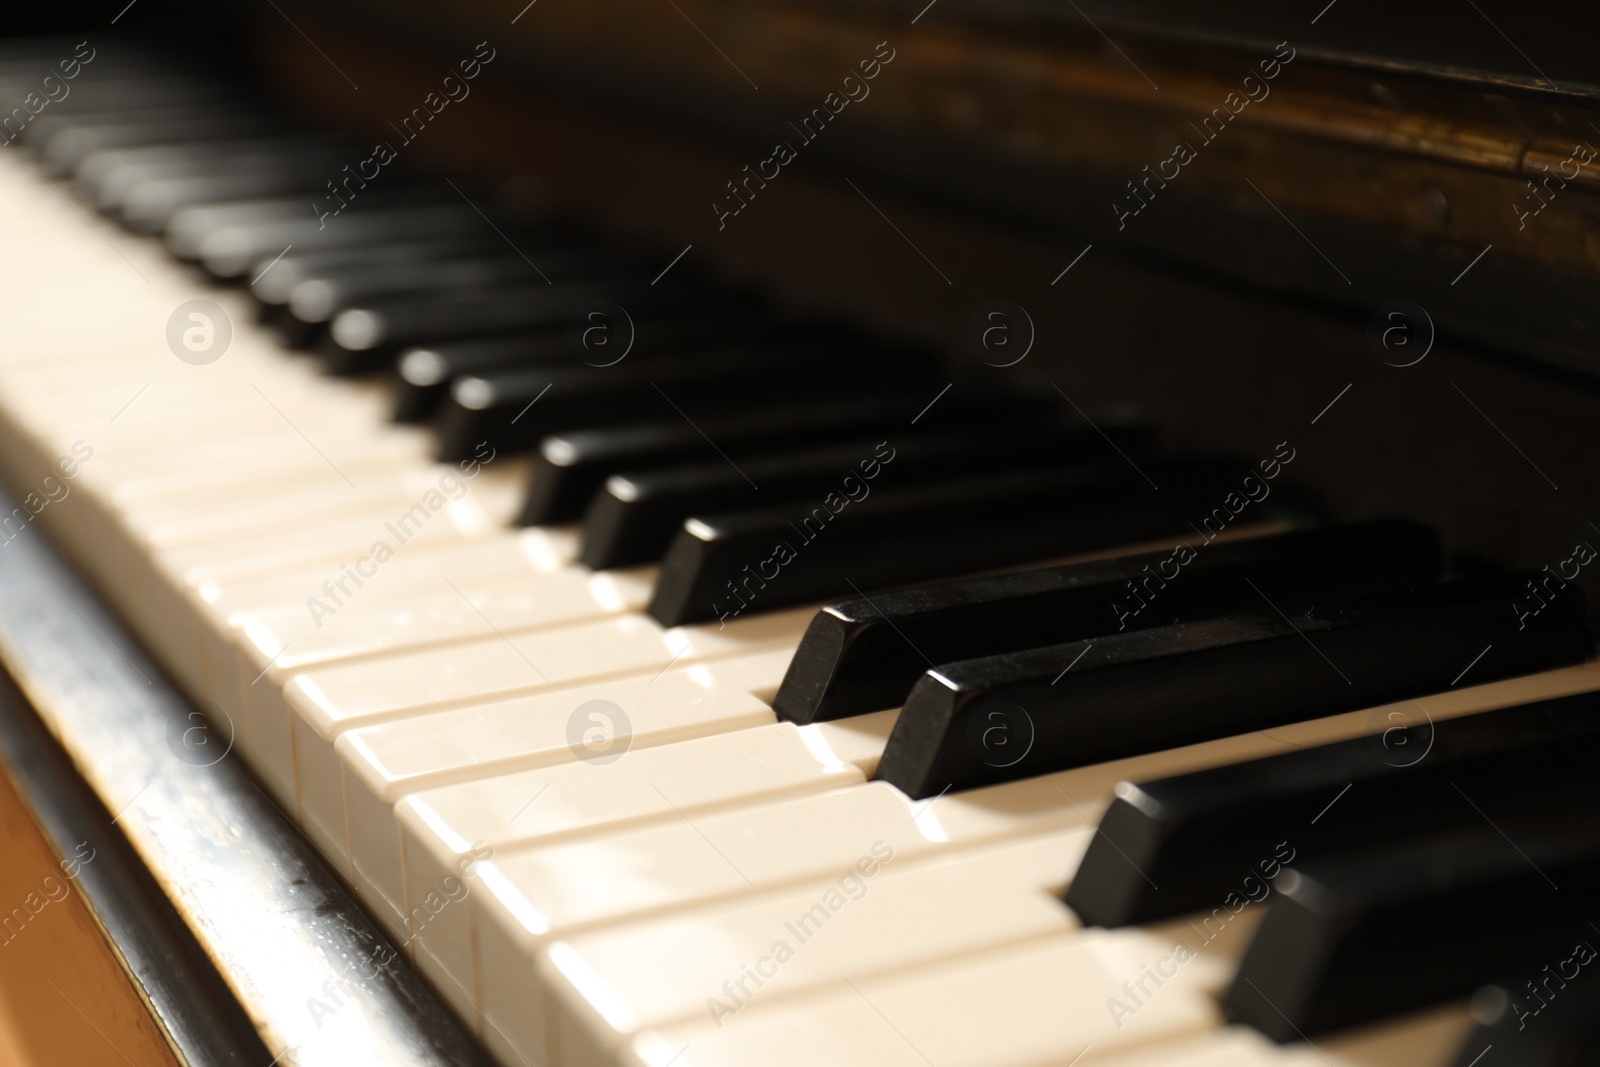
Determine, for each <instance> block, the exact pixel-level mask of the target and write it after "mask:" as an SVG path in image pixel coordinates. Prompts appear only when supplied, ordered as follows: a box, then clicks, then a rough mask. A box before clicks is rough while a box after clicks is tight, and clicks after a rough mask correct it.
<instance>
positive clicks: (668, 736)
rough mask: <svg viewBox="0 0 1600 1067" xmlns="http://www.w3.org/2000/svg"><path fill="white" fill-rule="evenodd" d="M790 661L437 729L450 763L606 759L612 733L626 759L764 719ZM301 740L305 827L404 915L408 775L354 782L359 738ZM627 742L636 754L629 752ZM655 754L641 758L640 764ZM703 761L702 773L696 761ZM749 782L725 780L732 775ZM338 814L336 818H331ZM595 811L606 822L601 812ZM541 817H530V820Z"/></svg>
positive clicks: (486, 712)
mask: <svg viewBox="0 0 1600 1067" xmlns="http://www.w3.org/2000/svg"><path fill="white" fill-rule="evenodd" d="M788 657H789V652H788V650H787V649H780V650H776V651H768V652H756V653H754V654H751V655H746V656H731V657H727V658H723V659H719V660H714V661H711V662H707V663H700V664H694V665H691V666H678V667H675V668H673V669H670V670H665V671H659V672H657V673H656V674H649V673H642V674H637V675H630V676H628V677H625V678H613V679H609V680H602V681H596V682H592V683H590V684H588V685H579V686H562V687H560V688H554V689H551V690H549V691H546V692H541V693H536V694H530V695H527V696H521V697H514V698H511V699H509V700H505V701H500V702H497V703H495V704H489V705H482V706H474V707H470V708H464V709H461V711H460V712H459V713H458V714H456V715H454V716H453V718H454V720H455V721H456V722H457V723H458V724H459V727H460V728H459V729H458V730H457V731H455V732H454V733H452V734H450V735H449V736H448V738H446V737H441V738H440V742H439V743H440V744H442V745H446V746H449V747H450V748H451V753H450V756H451V758H450V759H449V762H451V763H458V762H467V761H471V760H472V759H473V758H474V757H477V756H480V754H481V759H482V760H484V761H485V762H486V763H487V764H489V766H490V767H491V768H498V769H500V770H514V769H520V768H529V767H538V768H546V767H553V766H555V765H557V764H562V763H568V764H570V763H577V762H579V761H580V759H581V758H582V757H590V758H595V757H597V756H598V757H599V758H603V757H604V756H605V755H606V754H607V752H608V748H609V745H608V744H607V742H608V741H609V743H611V744H614V743H615V739H616V737H617V736H618V735H619V734H621V735H623V737H624V738H625V743H626V746H627V748H626V749H625V750H623V751H625V752H626V755H627V756H628V757H629V758H631V757H633V756H642V755H643V750H645V749H647V748H649V747H653V746H656V745H666V744H670V743H671V742H674V741H680V740H686V739H690V738H695V737H703V736H705V735H708V734H713V733H718V732H726V731H740V730H745V729H749V728H751V727H755V726H762V725H767V724H770V723H771V722H772V721H773V715H772V709H771V707H770V706H769V705H768V703H767V701H766V700H764V699H762V698H761V697H760V696H758V695H757V694H756V692H755V690H757V689H758V688H762V687H770V686H772V685H773V684H775V683H774V682H773V678H774V676H775V675H777V676H781V673H782V670H783V666H784V664H786V663H787V662H788ZM591 702H600V703H595V704H591ZM586 705H588V707H587V708H586ZM622 716H626V717H627V719H628V721H627V722H626V723H624V722H621V721H619V720H620V719H621V717H622ZM326 725H327V726H333V725H334V724H332V723H328V724H326ZM296 726H297V735H296V737H297V741H298V738H299V737H302V736H305V735H306V734H308V733H309V730H307V729H306V728H305V721H304V720H301V721H299V722H297V723H296ZM485 727H487V729H485ZM590 731H598V734H596V733H591V732H590ZM586 741H587V742H589V743H588V744H586ZM309 745H310V739H309V738H308V739H307V741H306V746H305V747H302V748H300V750H299V751H297V753H296V754H297V756H298V757H301V758H302V760H303V762H302V764H301V765H302V768H303V771H304V774H303V776H302V783H303V787H302V800H303V806H304V809H305V815H304V819H305V822H306V824H307V825H314V824H318V823H320V824H322V825H323V826H324V827H326V828H327V832H328V835H329V837H330V838H332V839H333V840H332V841H331V843H330V846H329V850H330V851H335V850H337V851H336V853H335V854H340V855H344V856H348V857H349V859H350V863H351V866H350V877H351V880H352V881H353V882H354V883H355V884H356V885H357V886H358V887H363V886H365V887H371V888H373V889H374V890H376V895H377V897H378V898H379V899H380V900H381V901H383V902H385V903H386V904H387V906H388V908H389V909H390V913H391V915H397V914H398V913H401V912H404V911H405V910H406V908H407V906H408V902H407V895H406V890H405V877H404V867H403V858H402V856H401V854H400V839H399V829H398V825H397V823H396V822H395V809H394V805H395V802H396V801H397V800H398V799H399V794H400V792H401V789H403V788H404V786H403V785H402V784H401V783H405V782H407V781H408V779H409V777H410V776H408V775H406V774H405V768H404V767H395V768H393V771H392V772H391V774H390V776H389V777H390V778H391V780H389V781H385V780H384V778H383V777H379V778H377V779H376V780H369V781H361V782H357V781H353V780H345V779H344V778H343V776H342V773H341V772H342V763H343V761H342V760H341V758H340V756H339V754H338V753H339V751H341V750H343V749H344V748H345V747H347V746H349V745H354V746H357V747H358V748H359V746H360V745H361V740H360V739H359V738H351V737H348V736H343V737H339V738H338V740H337V742H336V743H335V744H333V745H329V746H327V748H326V751H327V756H326V757H325V759H326V762H323V760H312V759H305V758H304V757H306V756H307V755H308V752H307V751H306V749H307V748H308V747H309ZM597 745H598V746H600V747H596V746H597ZM635 748H637V749H639V750H640V751H638V752H635V751H633V750H634V749H635ZM412 758H413V759H414V760H415V759H423V758H427V755H426V754H425V753H421V752H418V753H413V754H412ZM624 762H625V760H624V759H618V760H615V761H613V762H608V763H597V764H585V765H584V766H585V767H586V769H588V770H590V771H593V772H595V774H596V775H597V776H598V777H600V778H602V779H603V780H604V781H606V782H610V781H612V780H614V779H615V780H617V781H618V782H619V783H623V782H627V781H628V780H630V779H631V777H632V775H631V773H630V772H629V771H627V770H624V769H623V768H622V764H623V763H624ZM652 762H653V761H652V760H650V759H646V760H645V761H644V763H645V765H646V766H650V765H651V764H652ZM701 769H702V770H704V769H705V768H704V766H703V765H702V766H701ZM490 773H492V771H491V772H490ZM747 780H748V779H747V778H745V777H744V776H739V775H735V776H733V782H735V783H736V782H739V781H747ZM448 781H449V779H448V777H442V776H441V777H440V778H438V779H435V780H434V781H433V782H432V783H430V784H445V783H447V782H448ZM330 783H331V785H332V788H329V786H330ZM732 787H733V788H737V786H732ZM601 788H602V789H605V790H610V788H611V787H609V786H602V787H601ZM617 789H618V790H619V792H617V794H616V796H617V800H618V801H621V802H623V803H625V797H626V795H627V794H626V793H625V792H622V790H625V789H626V786H623V785H620V784H619V786H618V787H617ZM691 802H692V798H691ZM558 810H559V809H558ZM339 817H343V818H344V820H345V822H344V823H343V824H338V825H331V824H334V822H335V819H337V818H339ZM595 818H596V820H597V821H600V822H603V821H604V817H603V816H596V817H595ZM538 825H539V822H537V821H536V822H535V823H533V826H535V827H537V826H538ZM485 840H487V839H485ZM424 884H426V883H424ZM419 892H420V891H419Z"/></svg>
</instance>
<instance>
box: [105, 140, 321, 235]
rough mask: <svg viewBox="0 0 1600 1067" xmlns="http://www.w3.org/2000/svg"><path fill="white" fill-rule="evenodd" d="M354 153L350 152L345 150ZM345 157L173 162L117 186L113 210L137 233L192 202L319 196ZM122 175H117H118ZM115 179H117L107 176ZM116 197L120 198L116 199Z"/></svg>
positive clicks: (163, 223) (158, 229)
mask: <svg viewBox="0 0 1600 1067" xmlns="http://www.w3.org/2000/svg"><path fill="white" fill-rule="evenodd" d="M343 155H344V158H349V156H348V153H343ZM341 164H342V160H341V159H340V157H339V156H338V155H335V154H334V152H333V151H331V150H330V151H324V152H323V153H321V154H320V155H312V154H305V155H301V156H295V157H292V158H288V159H279V158H270V159H269V158H263V157H260V156H246V157H241V158H237V159H228V160H226V161H225V162H219V163H216V164H214V165H211V166H205V167H200V166H194V167H189V168H183V169H180V168H176V167H174V168H170V169H169V172H168V173H166V174H163V175H159V176H156V175H149V176H145V177H142V178H138V179H137V180H131V181H130V182H129V183H128V185H127V186H126V187H124V188H122V189H121V190H117V189H115V188H114V187H113V189H112V190H111V192H110V194H109V195H108V199H110V200H111V202H110V203H109V204H107V205H106V206H107V208H108V210H109V211H110V212H111V213H112V214H114V215H116V217H117V218H119V219H121V221H122V223H123V225H125V226H127V227H128V228H129V229H130V230H133V231H134V232H135V233H150V234H156V233H162V232H164V231H165V230H166V228H167V226H168V225H169V224H170V223H171V221H172V217H173V216H174V215H176V214H177V213H178V212H179V211H180V210H182V209H183V208H184V207H185V206H187V205H189V204H206V203H218V202H223V201H231V200H248V199H254V198H263V197H272V196H284V195H288V194H291V193H297V192H300V193H304V194H305V195H306V196H309V197H316V196H318V195H319V194H321V193H325V192H326V190H324V189H322V188H321V186H322V183H323V182H324V181H326V180H327V179H328V177H329V176H330V175H334V174H337V173H338V172H339V167H340V166H341ZM115 177H116V176H115V175H113V178H115ZM106 184H107V185H111V182H109V181H108V182H107V183H106ZM113 197H114V199H112V198H113Z"/></svg>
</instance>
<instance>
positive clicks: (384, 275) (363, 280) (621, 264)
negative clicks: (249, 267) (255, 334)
mask: <svg viewBox="0 0 1600 1067" xmlns="http://www.w3.org/2000/svg"><path fill="white" fill-rule="evenodd" d="M658 266H659V264H657V262H656V257H655V256H653V255H651V254H650V253H649V252H648V251H646V250H643V249H639V248H629V247H626V246H623V245H595V246H592V247H588V248H557V249H551V250H548V251H541V252H539V254H538V257H537V260H534V259H525V258H523V256H522V255H521V254H520V253H518V252H516V251H514V250H513V249H511V248H509V247H507V246H506V245H505V243H504V242H503V241H502V242H501V246H500V248H498V249H493V250H491V251H486V252H479V253H468V254H463V255H457V256H448V257H440V258H437V259H426V260H417V259H413V260H388V261H385V262H381V263H364V264H360V265H358V266H354V267H350V268H345V269H337V268H335V269H330V270H326V271H323V272H321V273H320V274H317V275H313V276H310V277H307V278H305V279H303V280H301V281H300V282H299V283H297V284H296V285H295V287H294V290H293V291H292V292H291V293H290V294H289V310H291V311H292V312H294V315H295V317H296V318H298V319H300V320H301V321H302V322H327V321H328V320H329V319H331V318H333V317H334V315H336V314H338V313H339V312H340V311H343V310H344V309H345V308H347V307H352V306H354V305H355V304H357V303H358V302H361V301H366V300H371V299H374V298H378V297H385V296H390V295H393V294H396V293H430V294H431V293H433V292H439V291H445V290H451V289H467V288H472V289H478V288H495V287H499V286H503V285H516V284H523V285H532V284H534V283H538V282H547V280H548V282H547V283H560V282H567V281H576V280H579V279H584V278H616V279H619V280H620V279H626V278H638V277H640V276H643V278H644V280H645V281H649V279H650V275H649V274H646V273H645V272H646V271H649V270H651V269H652V268H656V267H658Z"/></svg>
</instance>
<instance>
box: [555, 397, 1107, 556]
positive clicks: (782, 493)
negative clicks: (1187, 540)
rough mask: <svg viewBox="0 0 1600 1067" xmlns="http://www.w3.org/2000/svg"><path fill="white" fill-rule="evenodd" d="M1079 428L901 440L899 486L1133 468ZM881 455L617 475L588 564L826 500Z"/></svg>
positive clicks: (777, 458) (586, 530)
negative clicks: (790, 504) (709, 517)
mask: <svg viewBox="0 0 1600 1067" xmlns="http://www.w3.org/2000/svg"><path fill="white" fill-rule="evenodd" d="M1075 422H1076V425H1074V426H1073V427H1071V428H1070V429H1064V428H1062V427H1060V426H1052V425H1048V424H1044V425H1032V426H1029V425H1022V426H1018V427H1007V428H995V427H978V428H975V429H971V430H963V431H959V432H953V433H947V434H943V435H940V436H937V437H916V438H909V439H904V440H901V441H900V442H899V443H898V444H896V445H895V446H893V448H894V453H895V458H894V478H895V482H894V484H895V485H896V486H897V487H900V488H905V487H907V486H911V485H919V484H925V483H932V482H949V481H955V480H957V479H960V478H963V477H970V476H972V475H976V474H980V473H983V472H985V471H993V470H1007V471H1026V470H1033V469H1038V468H1052V469H1068V468H1072V467H1074V466H1075V465H1079V464H1086V463H1088V464H1094V465H1096V468H1095V469H1097V470H1099V471H1100V472H1101V473H1102V475H1104V476H1110V475H1111V474H1113V473H1120V472H1121V471H1122V470H1125V469H1126V461H1125V460H1123V459H1122V457H1120V456H1118V455H1116V454H1115V453H1113V452H1111V450H1110V449H1108V448H1106V445H1105V440H1104V439H1103V438H1101V437H1100V435H1099V434H1098V433H1096V432H1095V431H1094V429H1093V428H1092V427H1089V426H1086V425H1084V423H1083V421H1082V420H1081V419H1076V420H1075ZM883 444H884V445H885V446H887V444H888V443H887V441H885V442H883ZM877 449H878V442H876V441H870V440H856V441H844V442H840V443H837V444H829V445H825V446H814V447H810V448H804V447H802V448H799V449H796V450H794V451H791V452H784V453H777V454H773V455H769V456H765V457H760V458H757V459H753V460H747V461H745V462H744V463H743V464H740V465H738V466H735V465H734V464H732V463H730V462H728V461H727V460H724V459H720V458H719V459H716V460H712V461H702V462H700V463H693V464H687V465H684V466H678V467H668V468H665V469H661V470H653V471H643V472H633V471H628V472H622V473H619V474H614V475H612V476H611V477H610V478H609V479H607V481H606V484H605V487H604V488H603V489H602V491H601V492H600V493H599V494H597V495H596V496H595V498H594V501H593V502H592V503H591V504H590V505H589V510H588V512H587V513H586V514H585V515H584V520H583V547H582V550H581V551H580V553H579V557H578V558H579V560H580V561H581V562H582V563H584V564H585V565H586V566H589V567H593V568H595V569H596V570H604V569H608V568H611V567H629V566H633V565H635V564H639V563H645V562H648V561H650V560H654V559H659V558H660V557H661V556H662V555H663V554H664V553H665V552H666V550H667V546H668V545H670V544H671V543H672V539H673V537H675V536H676V534H677V532H678V530H679V529H680V528H681V527H682V526H683V521H684V520H685V519H687V518H688V517H689V516H691V515H701V514H717V513H720V512H726V511H734V510H737V509H739V508H742V507H744V508H747V507H753V506H761V507H770V506H772V505H773V504H777V503H781V502H783V501H789V500H806V499H812V498H820V497H822V496H824V495H825V494H827V493H828V492H829V491H831V490H832V489H833V488H834V486H835V484H837V483H839V481H840V478H841V476H842V475H849V476H850V477H852V479H854V480H855V481H856V482H857V483H858V484H859V483H860V479H859V476H858V474H857V472H856V470H855V466H856V463H857V461H858V460H860V458H861V457H863V456H870V455H874V454H875V452H876V451H877ZM1113 464H1115V465H1116V467H1115V468H1113ZM863 489H864V490H865V491H864V492H863V495H862V496H861V499H862V500H865V499H868V498H869V497H870V487H865V486H863ZM858 491H860V490H858Z"/></svg>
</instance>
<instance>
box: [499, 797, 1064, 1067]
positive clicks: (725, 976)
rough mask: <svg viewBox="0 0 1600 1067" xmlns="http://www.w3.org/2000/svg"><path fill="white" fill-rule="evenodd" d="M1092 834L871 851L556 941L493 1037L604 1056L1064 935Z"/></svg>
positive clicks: (557, 1056) (563, 1053) (565, 1054)
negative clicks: (683, 1027)
mask: <svg viewBox="0 0 1600 1067" xmlns="http://www.w3.org/2000/svg"><path fill="white" fill-rule="evenodd" d="M1092 834H1093V830H1091V829H1089V828H1088V827H1078V828H1074V829H1071V830H1066V831H1060V832H1056V833H1053V834H1047V835H1044V836H1042V837H1037V838H1029V839H1025V840H1022V841H1019V842H1014V843H1008V844H1003V845H999V846H994V847H990V848H980V849H974V850H972V851H968V852H963V853H961V854H959V855H958V856H956V857H953V858H948V859H944V860H941V861H937V862H933V863H927V864H921V865H915V866H912V867H910V868H903V867H897V866H896V865H895V863H894V856H893V855H892V854H891V853H889V852H888V851H887V849H885V850H881V851H878V852H873V851H870V850H869V851H867V852H864V853H863V854H862V856H861V857H860V858H859V859H858V860H857V861H856V863H855V864H854V865H853V866H851V867H847V868H846V869H845V870H844V871H842V872H840V873H838V874H837V875H836V876H835V877H834V878H833V879H832V880H831V881H829V882H828V883H826V884H825V885H824V886H820V887H819V886H816V885H811V886H806V887H804V888H800V889H794V890H789V891H780V892H777V893H768V894H759V895H756V896H752V897H750V898H748V899H744V900H739V901H737V902H735V903H732V904H729V905H727V906H724V907H718V908H709V909H699V910H695V911H691V912H688V913H685V914H681V915H677V916H674V917H672V918H670V919H664V920H659V921H656V922H643V923H636V924H629V925H623V926H620V927H616V928H613V929H610V930H606V931H603V932H600V933H595V934H590V935H586V936H585V935H580V936H578V937H575V938H573V939H572V940H571V941H561V942H557V943H556V944H554V945H552V946H551V948H550V950H549V952H548V953H546V954H545V955H543V956H542V957H541V958H540V959H539V962H538V967H539V969H540V971H542V972H544V974H543V975H542V982H541V984H542V986H543V987H544V988H545V989H546V990H548V991H549V994H550V995H548V996H545V997H530V998H527V1000H526V1001H525V1012H524V1013H523V1014H521V1015H519V1016H516V1017H514V1019H515V1022H516V1023H517V1024H518V1026H519V1027H521V1029H520V1031H519V1032H516V1033H511V1032H508V1033H506V1034H503V1035H499V1036H501V1037H504V1038H507V1039H511V1040H513V1041H515V1042H516V1043H517V1045H518V1046H519V1048H521V1049H522V1051H524V1052H525V1053H527V1054H528V1056H529V1058H530V1059H539V1060H542V1061H544V1062H548V1063H562V1064H575V1063H582V1062H588V1061H591V1060H593V1061H601V1060H603V1061H605V1062H610V1061H612V1060H614V1059H616V1058H618V1057H619V1056H620V1055H621V1054H622V1051H623V1049H625V1048H626V1047H627V1046H628V1045H629V1044H630V1043H631V1042H632V1040H633V1038H634V1037H635V1036H636V1035H638V1034H639V1033H640V1032H642V1031H645V1030H652V1029H660V1028H663V1027H670V1026H675V1025H680V1024H684V1023H695V1022H699V1021H710V1022H713V1023H726V1022H727V1021H731V1020H732V1019H734V1018H736V1017H737V1016H738V1015H739V1014H740V1013H742V1012H743V1011H744V1010H745V1009H746V1008H748V1007H750V1006H752V1005H755V1004H760V1005H763V1006H770V1005H775V1004H777V1003H778V1002H779V1001H781V1000H784V999H786V998H793V997H796V996H800V995H803V994H805V993H807V992H810V991H814V990H820V989H826V988H827V987H828V986H836V985H839V984H840V983H842V982H845V981H860V980H863V979H867V978H871V977H874V976H879V975H891V974H895V973H897V972H898V973H901V974H904V973H906V972H908V971H910V970H912V969H914V968H920V967H923V966H926V965H928V964H931V963H936V962H938V961H940V960H943V959H946V958H950V957H955V956H960V955H964V954H966V953H969V952H981V951H983V950H986V949H991V948H996V947H1000V946H1004V945H1007V944H1021V943H1023V942H1025V941H1030V940H1033V939H1036V938H1048V937H1055V936H1058V935H1063V934H1070V933H1072V932H1074V931H1075V930H1077V929H1078V923H1077V920H1076V918H1075V917H1074V916H1073V914H1072V912H1071V911H1070V910H1068V909H1067V908H1066V907H1064V906H1063V905H1062V903H1061V901H1060V899H1059V898H1058V896H1057V894H1059V893H1061V892H1062V891H1063V890H1064V889H1065V887H1066V882H1067V876H1068V873H1069V872H1070V871H1072V870H1073V869H1075V868H1076V867H1077V865H1078V861H1079V860H1080V859H1082V856H1083V850H1084V849H1085V848H1086V847H1087V845H1088V840H1089V838H1090V837H1091V836H1092ZM495 977H496V976H493V975H488V976H485V981H486V982H490V981H494V980H495ZM601 990H604V992H603V994H602V993H601V992H600V991H601ZM708 1016H709V1019H708ZM541 1037H543V1039H544V1040H543V1041H541V1040H540V1039H541ZM535 1050H538V1051H539V1052H540V1054H539V1055H537V1056H536V1055H535ZM588 1050H592V1051H588ZM599 1053H603V1055H602V1054H599ZM546 1057H548V1058H547V1059H546Z"/></svg>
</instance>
